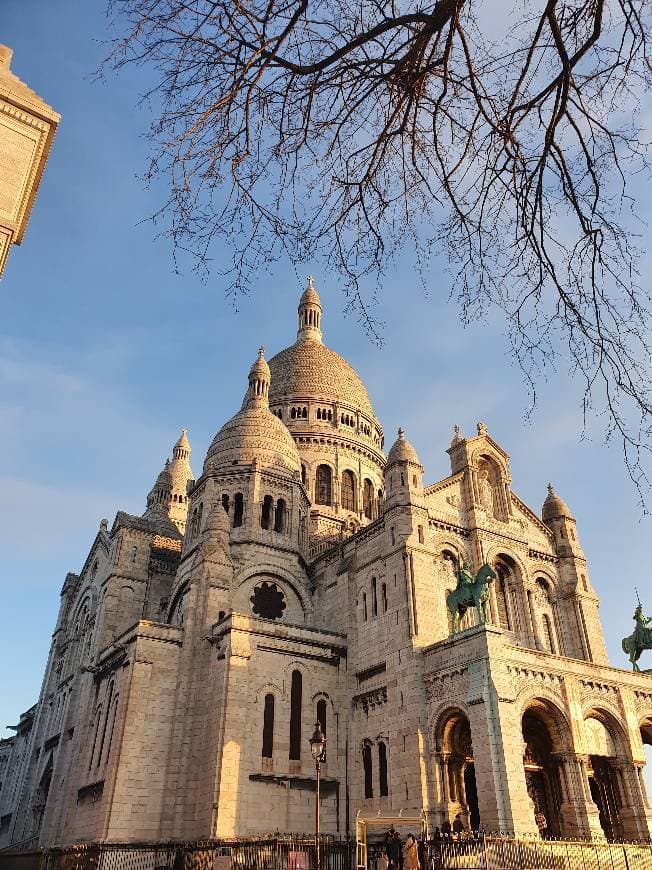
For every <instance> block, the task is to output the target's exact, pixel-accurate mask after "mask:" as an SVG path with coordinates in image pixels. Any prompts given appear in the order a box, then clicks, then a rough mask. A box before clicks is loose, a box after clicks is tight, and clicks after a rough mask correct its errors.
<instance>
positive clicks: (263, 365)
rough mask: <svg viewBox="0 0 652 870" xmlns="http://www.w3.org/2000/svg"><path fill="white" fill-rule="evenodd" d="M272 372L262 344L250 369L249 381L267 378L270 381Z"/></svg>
mask: <svg viewBox="0 0 652 870" xmlns="http://www.w3.org/2000/svg"><path fill="white" fill-rule="evenodd" d="M269 379H270V373H269V366H268V365H267V360H266V359H265V348H264V347H263V346H262V345H261V346H260V347H259V348H258V357H257V359H256V361H255V362H254V364H253V365H252V367H251V369H250V370H249V383H251V382H252V381H253V380H266V381H269Z"/></svg>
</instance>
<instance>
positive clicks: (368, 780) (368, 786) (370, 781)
mask: <svg viewBox="0 0 652 870" xmlns="http://www.w3.org/2000/svg"><path fill="white" fill-rule="evenodd" d="M362 764H363V765H364V796H365V797H366V798H372V797H373V796H374V772H373V767H372V760H371V746H370V745H369V744H368V743H365V745H364V746H363V748H362Z"/></svg>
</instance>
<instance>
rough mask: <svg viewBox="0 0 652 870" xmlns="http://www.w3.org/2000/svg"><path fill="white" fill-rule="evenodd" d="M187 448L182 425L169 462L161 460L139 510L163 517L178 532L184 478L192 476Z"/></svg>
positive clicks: (183, 504)
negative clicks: (145, 501)
mask: <svg viewBox="0 0 652 870" xmlns="http://www.w3.org/2000/svg"><path fill="white" fill-rule="evenodd" d="M190 452H191V447H190V442H189V441H188V433H187V430H186V429H182V430H181V435H180V436H179V439H178V441H177V443H176V444H175V445H174V447H173V449H172V462H170V460H169V459H166V460H165V465H164V466H163V469H162V470H161V472H160V473H159V475H158V477H157V478H156V482H155V483H154V486H153V487H152V489H151V490H150V492H149V495H148V496H147V510H146V511H145V513H144V514H143V516H145V517H156V516H165V517H167V518H168V519H170V520H172V522H173V523H174V524H175V526H176V527H177V528H178V529H179V531H180V532H181V534H183V533H184V531H185V528H186V517H187V515H188V495H187V486H188V481H189V480H192V478H193V473H192V468H191V467H190Z"/></svg>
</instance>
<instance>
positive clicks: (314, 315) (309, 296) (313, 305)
mask: <svg viewBox="0 0 652 870" xmlns="http://www.w3.org/2000/svg"><path fill="white" fill-rule="evenodd" d="M321 315H322V307H321V300H320V298H319V294H318V293H317V291H316V290H315V286H314V284H313V280H312V275H308V286H307V287H306V289H305V290H304V292H303V295H302V296H301V299H300V300H299V331H298V332H297V341H318V342H319V343H320V344H321V340H322V336H321Z"/></svg>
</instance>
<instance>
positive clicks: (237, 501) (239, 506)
mask: <svg viewBox="0 0 652 870" xmlns="http://www.w3.org/2000/svg"><path fill="white" fill-rule="evenodd" d="M243 514H244V498H243V495H242V493H241V492H236V494H235V497H234V499H233V528H234V529H237V528H238V527H239V526H241V525H242V517H243Z"/></svg>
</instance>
